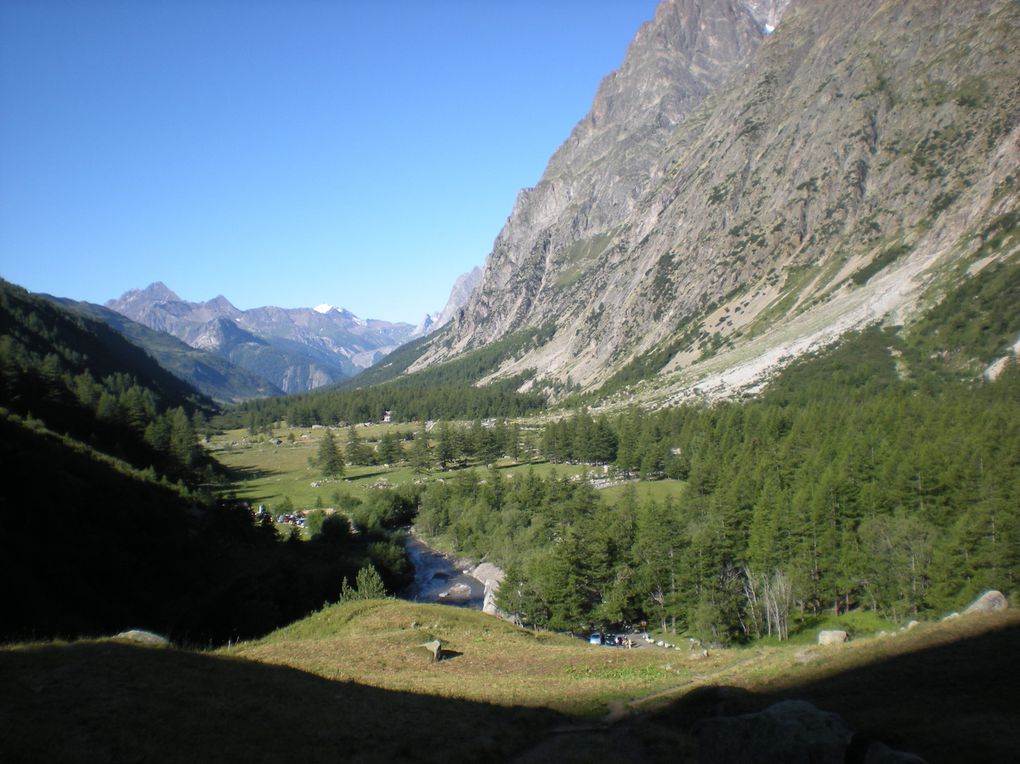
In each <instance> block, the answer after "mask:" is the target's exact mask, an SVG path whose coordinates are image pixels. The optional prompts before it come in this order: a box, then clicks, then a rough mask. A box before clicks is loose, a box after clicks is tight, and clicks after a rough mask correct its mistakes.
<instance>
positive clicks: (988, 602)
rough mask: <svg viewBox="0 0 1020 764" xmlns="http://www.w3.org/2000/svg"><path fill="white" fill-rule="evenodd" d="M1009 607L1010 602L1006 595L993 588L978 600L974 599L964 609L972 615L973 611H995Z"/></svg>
mask: <svg viewBox="0 0 1020 764" xmlns="http://www.w3.org/2000/svg"><path fill="white" fill-rule="evenodd" d="M1008 607H1009V602H1007V601H1006V597H1005V595H1004V594H1003V593H1002V592H1000V591H996V590H995V589H991V590H989V591H987V592H985V593H984V594H982V595H981V596H980V597H978V598H977V599H976V600H974V601H973V602H972V603H971V604H970V605H969V606H968V607H967V609H966V610H964V611H963V613H964V615H970V614H971V613H994V612H995V611H996V610H1005V609H1006V608H1008Z"/></svg>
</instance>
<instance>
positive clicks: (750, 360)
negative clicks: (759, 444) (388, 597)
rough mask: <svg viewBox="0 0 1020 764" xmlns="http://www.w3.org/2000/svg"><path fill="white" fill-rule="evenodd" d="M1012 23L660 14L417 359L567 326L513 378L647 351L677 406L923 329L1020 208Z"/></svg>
mask: <svg viewBox="0 0 1020 764" xmlns="http://www.w3.org/2000/svg"><path fill="white" fill-rule="evenodd" d="M780 13H781V14H782V20H781V22H780V23H779V24H778V26H777V28H776V31H775V32H774V33H773V34H771V35H769V36H767V37H765V36H764V33H763V31H762V23H761V21H760V18H762V14H764V16H765V17H770V16H771V15H772V14H780ZM1018 28H1020V6H1018V4H1017V3H1016V2H1012V1H1011V0H975V2H973V3H966V4H960V3H952V2H949V0H903V1H902V2H896V3H886V2H881V1H880V0H861V1H860V2H853V3H835V2H818V3H815V2H802V3H792V4H790V5H789V7H785V5H784V4H783V3H781V2H775V3H768V2H762V3H752V4H750V5H749V4H744V3H738V2H730V1H727V0H704V1H703V2H695V0H667V1H666V2H663V4H662V5H661V6H660V8H659V10H658V13H657V14H656V17H655V20H654V21H653V22H650V23H649V24H647V25H646V26H645V27H643V28H642V29H641V31H640V32H639V33H638V35H637V36H636V38H635V40H634V42H633V43H632V45H631V47H630V49H629V51H628V54H627V57H626V60H625V61H624V63H623V65H622V66H621V68H620V69H619V70H618V71H617V72H615V73H613V74H611V75H610V76H609V77H607V78H606V79H605V80H604V81H603V83H602V85H601V86H600V88H599V91H598V93H597V95H596V97H595V101H594V103H593V105H592V109H591V111H590V113H589V114H588V115H587V116H586V117H585V118H584V119H583V120H582V121H581V122H580V123H579V124H578V125H577V127H576V128H575V129H574V131H573V133H572V134H571V136H570V138H569V139H568V140H567V141H566V143H564V145H563V146H562V147H561V148H560V149H559V150H558V151H557V152H556V154H555V155H554V156H553V157H552V159H551V160H550V162H549V165H548V167H547V169H546V171H545V174H544V175H543V177H542V179H541V181H540V182H539V183H538V185H537V186H536V187H535V188H533V189H526V190H524V191H522V192H521V194H520V195H519V197H518V199H517V202H516V204H515V206H514V209H513V212H512V214H511V216H510V219H509V220H508V222H507V224H506V226H505V227H504V229H503V230H502V231H501V232H500V234H499V236H498V238H497V239H496V242H495V244H494V247H493V251H492V253H491V254H490V256H489V258H488V259H487V261H486V265H485V269H484V272H483V275H482V280H481V282H480V284H479V285H478V287H477V288H476V289H475V291H474V292H473V294H472V296H471V299H470V300H469V302H468V303H467V305H466V306H465V307H464V309H463V311H462V313H461V314H459V318H458V319H455V320H454V321H453V322H452V327H451V330H450V331H448V332H446V333H445V334H444V337H443V341H442V342H435V343H433V344H432V345H431V346H430V347H429V348H428V349H427V350H426V352H425V354H424V355H423V356H422V358H421V359H420V360H419V362H418V364H417V365H415V366H412V367H411V370H412V371H413V370H416V369H418V368H422V367H424V366H427V365H430V364H432V363H435V362H438V361H442V360H445V359H447V358H450V357H453V356H455V355H458V354H460V353H463V352H465V351H467V350H470V349H472V348H477V347H480V346H483V345H486V344H488V343H490V342H492V341H493V340H496V339H500V338H502V337H505V336H507V335H509V334H511V333H513V332H514V331H515V330H517V329H520V328H522V327H544V326H547V325H552V326H554V327H555V332H554V334H553V336H552V338H551V340H549V341H548V342H546V343H545V344H543V345H541V346H540V347H535V348H529V349H527V351H526V352H523V353H520V354H517V355H515V356H514V357H513V358H509V359H507V360H506V361H505V362H504V364H503V366H502V367H501V369H500V370H499V371H498V372H497V373H496V376H500V375H503V376H509V375H511V374H516V373H519V372H521V371H523V370H525V369H537V370H538V371H537V378H538V379H537V381H536V384H539V383H541V380H542V379H543V378H548V379H549V380H551V381H554V382H563V381H566V380H567V379H568V378H569V379H570V380H571V381H572V382H573V383H576V384H579V385H581V386H582V387H583V388H587V389H593V388H597V387H599V386H600V385H601V384H602V383H604V382H605V381H606V380H607V379H609V378H610V377H611V376H612V375H613V373H614V372H616V371H619V370H620V369H621V368H623V367H624V366H626V364H627V363H629V362H630V361H632V360H634V359H637V358H642V357H644V358H649V357H652V358H656V359H657V360H656V366H655V369H656V370H658V371H659V373H660V379H659V380H657V382H656V384H660V385H661V386H662V390H663V392H662V393H661V395H660V398H659V401H661V402H666V403H668V402H670V401H671V400H672V398H671V396H674V395H677V396H678V395H680V391H681V390H690V389H692V388H694V387H699V388H700V386H701V385H702V380H705V379H707V378H708V377H709V376H710V375H714V376H713V377H712V378H713V379H718V380H720V382H719V384H720V385H724V386H725V385H729V386H730V388H731V389H732V388H733V387H735V386H739V385H742V384H747V385H750V384H751V383H753V382H755V381H756V380H759V379H760V377H761V375H762V374H765V373H767V372H768V371H769V369H772V368H775V367H776V366H777V365H779V364H781V363H782V362H783V359H788V358H791V357H795V356H796V355H797V354H799V353H803V352H807V351H809V350H812V349H815V348H817V347H819V344H820V343H821V344H824V343H826V342H831V341H834V340H835V339H836V338H838V337H839V336H840V335H841V334H842V333H844V332H846V331H848V330H851V329H854V328H859V327H861V326H863V325H865V324H867V323H869V322H874V321H878V320H881V319H883V318H884V317H886V316H893V317H894V318H895V319H896V320H897V321H898V322H902V321H903V320H905V319H909V318H910V316H911V315H912V314H913V312H914V311H915V310H916V309H917V306H918V305H919V304H921V300H922V296H923V295H924V294H925V290H926V289H927V288H928V287H929V286H930V285H932V284H933V283H934V279H935V276H936V274H938V273H942V274H945V273H946V272H947V271H949V270H950V268H951V267H952V266H953V265H954V264H957V263H959V262H960V260H961V259H963V258H966V257H967V256H968V253H970V252H972V251H973V250H972V243H973V242H974V241H976V240H979V239H980V235H981V232H982V231H983V230H986V229H987V228H988V226H989V225H990V224H991V222H992V221H993V220H995V219H997V218H999V217H1001V216H1002V215H1006V214H1009V213H1010V212H1011V211H1014V210H1016V209H1017V208H1018V207H1020V199H1018V190H1017V185H1016V183H1015V178H1016V177H1018V176H1020V151H1018V149H1017V138H1018V135H1020V126H1018V122H1017V117H1016V114H1017V112H1016V93H1017V92H1020V49H1018V47H1017V46H1016V45H1015V39H1016V32H1017V29H1018ZM1012 251H1013V249H1012V248H1004V249H1003V251H1002V253H1001V254H997V255H996V257H1000V258H1004V257H1008V256H1009V255H1010V253H1011V252H1012ZM959 273H961V274H963V275H959V276H954V278H960V279H962V278H966V275H965V269H960V271H959ZM940 287H941V288H945V282H943V283H942V284H941V285H940ZM707 384H708V383H707V382H706V383H705V385H706V386H707ZM671 386H672V387H671ZM706 389H707V387H706Z"/></svg>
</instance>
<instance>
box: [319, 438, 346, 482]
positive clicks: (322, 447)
mask: <svg viewBox="0 0 1020 764" xmlns="http://www.w3.org/2000/svg"><path fill="white" fill-rule="evenodd" d="M315 461H316V464H317V465H318V467H319V471H320V472H322V475H323V477H327V478H338V477H342V476H343V474H344V459H343V456H341V455H340V450H339V449H338V448H337V447H336V440H335V439H334V438H333V433H332V432H330V431H329V430H326V432H325V434H324V435H323V437H322V441H321V442H320V443H319V452H318V454H317V456H316V460H315Z"/></svg>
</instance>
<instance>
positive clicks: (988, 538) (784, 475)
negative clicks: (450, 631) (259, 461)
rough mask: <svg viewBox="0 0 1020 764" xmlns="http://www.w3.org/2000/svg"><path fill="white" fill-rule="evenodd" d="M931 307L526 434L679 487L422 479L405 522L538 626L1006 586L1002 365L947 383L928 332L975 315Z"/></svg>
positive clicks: (1015, 474)
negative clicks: (675, 495)
mask: <svg viewBox="0 0 1020 764" xmlns="http://www.w3.org/2000/svg"><path fill="white" fill-rule="evenodd" d="M999 275H1000V276H1001V274H999ZM993 283H997V284H1002V283H1004V282H1003V281H1001V280H999V279H995V280H993ZM1007 283H1008V282H1007ZM953 315H954V316H958V314H955V313H954V314H953ZM938 318H939V314H938V312H937V311H936V312H933V314H932V316H931V317H930V319H929V323H925V324H922V326H925V327H927V330H926V331H919V332H917V333H914V334H911V335H909V336H908V337H907V338H906V339H903V338H901V337H900V336H899V335H898V334H897V333H896V332H895V331H883V330H880V329H873V330H870V331H868V332H866V333H864V334H862V335H859V336H857V337H855V338H853V339H852V340H851V341H849V342H847V343H845V344H844V345H842V346H841V347H840V348H838V349H836V350H833V351H830V352H828V353H826V354H823V355H821V356H819V357H816V358H811V359H808V360H805V361H802V362H800V363H798V364H796V365H794V366H793V367H791V368H790V369H789V370H788V371H787V372H785V373H784V374H783V375H782V376H781V377H780V378H779V379H777V380H776V381H775V382H774V383H773V385H772V386H771V387H770V389H769V391H768V392H767V393H766V394H765V395H764V396H762V397H761V398H760V399H755V400H748V401H733V402H725V403H717V404H715V405H685V406H681V407H677V408H673V409H669V410H664V411H660V412H656V413H645V412H641V411H637V410H634V411H631V412H628V413H623V414H619V415H615V416H612V417H605V416H602V417H595V418H593V417H591V416H589V415H586V414H584V413H581V414H578V415H575V416H572V417H569V418H566V419H564V420H562V421H561V422H560V423H558V424H554V425H552V426H550V427H548V428H547V429H546V431H545V435H544V437H543V440H542V449H543V451H544V452H545V454H546V456H547V457H548V458H550V459H551V460H553V461H573V462H577V461H583V462H589V463H592V464H593V465H595V464H599V463H611V464H614V465H615V466H616V467H618V468H619V469H620V470H621V471H623V472H625V473H628V474H630V475H634V476H637V475H641V476H643V477H646V478H650V479H655V478H658V477H667V476H668V477H670V478H676V479H681V480H685V481H687V489H686V492H685V493H684V494H683V495H682V498H680V499H679V500H675V501H674V500H666V501H664V502H656V501H648V502H639V501H638V500H637V498H636V494H635V493H633V492H632V493H630V494H625V496H624V498H623V499H622V500H620V501H617V502H615V503H612V504H611V503H609V502H606V501H603V500H602V499H601V497H600V495H599V493H598V492H597V491H596V490H594V489H593V488H591V487H590V486H589V485H587V484H585V483H583V482H577V481H570V480H566V479H557V478H552V479H548V480H542V479H539V478H538V477H536V476H534V475H533V476H531V477H528V478H527V479H525V480H523V481H509V480H506V479H503V478H501V477H500V476H499V473H498V472H489V473H488V474H487V475H485V476H484V479H483V480H480V479H478V478H477V477H476V478H470V477H464V478H462V479H459V480H454V481H448V482H447V483H445V484H442V485H438V486H434V487H432V488H430V489H429V490H428V491H427V492H426V493H425V495H424V496H423V498H422V510H421V512H420V514H419V517H418V520H417V522H418V525H419V527H420V528H421V529H422V530H423V531H424V532H426V533H429V534H434V535H436V536H439V537H443V538H445V539H447V543H449V544H452V545H454V546H455V547H456V548H458V549H461V550H463V551H465V552H470V553H474V554H478V555H481V554H489V555H491V556H493V557H495V558H496V559H498V560H500V561H502V562H504V563H506V564H508V565H509V575H508V579H507V580H506V581H505V582H504V584H503V588H502V589H501V591H500V599H501V603H502V606H503V607H504V608H505V609H507V610H509V611H511V612H517V613H519V614H521V615H522V616H523V618H524V619H525V620H526V621H527V622H528V623H532V624H535V625H542V626H550V627H553V628H557V629H575V630H576V629H579V628H585V627H588V626H590V625H592V624H599V623H616V622H619V621H624V620H628V621H634V620H640V619H644V618H647V619H649V620H659V621H661V622H662V624H663V625H672V626H675V627H676V628H677V629H680V630H683V629H689V630H690V631H691V632H692V633H695V634H697V635H698V636H700V637H702V638H704V639H710V640H713V641H720V642H728V641H732V640H743V639H748V638H752V637H757V636H763V635H765V634H769V633H771V634H776V633H779V634H780V635H784V634H785V632H786V629H787V628H788V625H789V622H790V620H791V619H793V618H796V617H797V616H799V615H803V614H815V613H820V612H823V611H830V612H834V613H840V612H845V611H847V610H850V609H855V608H863V609H869V610H875V611H877V612H880V613H882V614H883V615H886V616H887V617H890V618H892V619H904V618H906V617H908V616H919V615H924V614H940V613H945V612H948V611H950V610H953V609H956V608H959V607H960V606H962V605H963V604H966V602H967V601H969V600H970V599H972V598H973V596H974V595H975V594H976V593H978V592H979V591H981V590H983V589H986V588H998V589H1001V590H1003V591H1005V592H1014V593H1015V592H1016V591H1017V589H1018V583H1020V581H1018V577H1020V510H1018V509H1017V507H1018V506H1020V470H1018V467H1020V417H1018V412H1020V367H1018V366H1017V364H1016V362H1015V361H1014V362H1013V363H1012V364H1011V365H1009V366H1008V367H1007V368H1006V369H1005V370H1004V371H1003V372H1002V374H1001V375H1000V376H999V377H998V379H996V380H995V381H994V382H985V381H959V380H958V379H956V378H955V369H957V368H958V364H959V362H960V358H961V357H962V356H966V355H968V354H966V353H962V352H957V353H953V354H949V353H941V354H934V358H933V353H932V352H930V351H932V350H933V347H932V343H931V341H930V338H931V337H932V336H942V337H943V338H946V339H947V340H948V341H950V342H955V341H956V340H958V339H959V338H960V337H962V336H964V335H966V334H967V333H968V332H974V333H976V334H977V335H978V336H986V335H987V332H986V331H985V332H983V331H981V329H980V325H981V323H982V322H983V321H984V319H985V318H986V316H984V315H983V312H982V311H981V310H979V309H975V311H974V316H973V317H972V318H973V320H972V321H970V322H968V321H965V320H960V321H956V320H955V319H954V321H952V322H949V323H948V324H947V323H941V322H938ZM936 323H938V324H939V326H938V327H937V328H936ZM962 348H963V346H962V345H961V346H960V347H959V348H958V350H961V351H962Z"/></svg>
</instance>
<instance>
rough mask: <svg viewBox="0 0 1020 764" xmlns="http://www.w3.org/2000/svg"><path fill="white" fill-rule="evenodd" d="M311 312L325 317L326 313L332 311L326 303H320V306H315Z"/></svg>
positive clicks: (331, 307)
mask: <svg viewBox="0 0 1020 764" xmlns="http://www.w3.org/2000/svg"><path fill="white" fill-rule="evenodd" d="M312 310H314V311H315V312H316V313H322V314H324V315H325V314H326V313H329V312H330V311H331V310H333V306H332V305H327V304H326V303H322V305H316V306H315V307H314V308H312Z"/></svg>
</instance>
